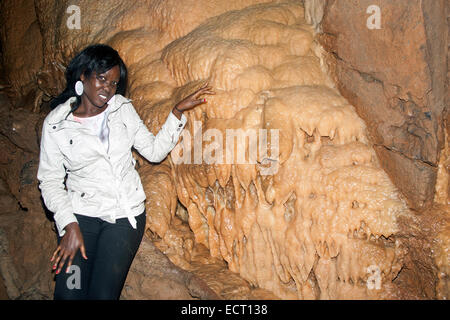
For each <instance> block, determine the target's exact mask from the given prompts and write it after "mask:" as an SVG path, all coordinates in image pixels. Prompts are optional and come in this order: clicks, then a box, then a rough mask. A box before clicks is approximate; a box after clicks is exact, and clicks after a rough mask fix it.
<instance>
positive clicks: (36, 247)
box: [0, 0, 450, 299]
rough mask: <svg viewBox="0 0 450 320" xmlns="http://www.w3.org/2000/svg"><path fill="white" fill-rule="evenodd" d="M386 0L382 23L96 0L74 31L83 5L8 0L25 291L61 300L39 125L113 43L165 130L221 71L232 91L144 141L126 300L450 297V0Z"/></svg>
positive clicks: (14, 256)
mask: <svg viewBox="0 0 450 320" xmlns="http://www.w3.org/2000/svg"><path fill="white" fill-rule="evenodd" d="M379 2H380V4H379V7H380V8H382V10H381V29H370V28H368V27H367V19H368V18H369V17H370V13H367V8H368V7H369V6H370V5H372V3H371V2H370V1H345V2H341V1H333V0H328V1H326V0H305V1H294V0H284V1H261V0H259V1H258V0H234V1H220V0H216V1H210V0H208V1H207V0H204V1H203V0H202V1H199V0H183V1H179V0H168V1H157V0H145V1H139V2H135V1H127V0H121V1H112V0H107V1H101V2H99V1H95V2H93V1H87V0H80V1H78V3H77V6H78V9H79V13H80V18H81V21H80V29H77V28H75V29H72V28H69V26H68V24H67V23H68V19H70V18H71V17H73V16H72V15H73V14H74V13H72V12H71V11H70V10H69V11H67V9H68V8H69V6H70V5H71V2H70V1H67V0H63V1H56V0H35V1H32V0H22V1H3V2H2V3H1V11H0V16H1V19H2V21H3V22H4V23H3V24H2V26H1V27H0V30H1V33H0V35H1V48H2V51H1V59H2V68H3V69H2V74H4V79H1V82H0V88H1V90H2V91H1V92H0V112H1V115H2V117H1V120H0V132H1V135H0V143H1V145H2V147H3V149H4V150H5V151H6V152H4V153H3V154H2V156H1V158H0V173H1V175H0V178H1V179H0V182H1V184H0V197H1V198H2V203H1V208H2V212H0V240H1V246H0V274H1V275H2V278H3V279H4V285H5V286H6V289H7V293H8V295H9V297H10V298H49V297H51V291H52V279H51V273H50V272H49V271H50V270H49V264H48V263H47V258H48V257H49V255H50V253H51V251H52V248H53V246H54V244H55V236H54V233H53V231H52V223H51V221H49V220H48V219H46V215H45V211H44V208H43V207H42V203H41V201H40V198H39V191H38V189H37V181H36V178H35V177H36V168H37V163H38V140H39V136H40V126H41V123H42V119H43V117H45V115H46V113H47V112H48V101H49V100H50V99H51V97H53V96H55V95H56V94H57V93H58V92H59V91H61V90H62V88H63V86H64V78H63V72H64V67H65V65H66V64H67V63H68V61H69V60H70V58H71V57H72V56H73V55H74V54H75V53H76V52H78V51H79V50H81V49H82V48H83V47H85V46H86V45H88V44H91V43H96V42H101V43H107V44H110V45H111V46H113V47H115V48H116V49H117V50H118V51H119V53H120V54H121V56H122V57H123V59H124V61H125V63H126V64H127V66H128V69H129V74H130V77H129V78H130V83H129V92H128V95H129V96H130V97H131V98H132V99H133V103H134V105H135V107H136V109H137V110H138V112H139V113H140V115H141V117H142V118H143V119H144V121H145V123H146V124H147V125H148V127H149V128H150V129H151V130H152V131H153V132H154V133H156V132H157V131H158V129H159V128H160V126H161V125H162V123H163V121H164V120H165V118H166V117H167V115H168V113H169V112H170V110H171V108H172V107H173V105H174V103H175V102H176V101H178V100H179V99H180V98H182V97H184V96H185V95H187V94H189V93H190V92H192V91H193V90H194V89H195V88H197V87H198V86H200V85H202V84H203V83H204V82H206V81H207V82H208V83H209V84H210V85H211V86H212V87H213V88H214V90H215V91H216V93H217V94H216V95H214V96H211V97H208V102H207V104H203V105H201V106H199V107H197V108H196V109H194V110H192V111H189V112H187V113H186V116H187V117H188V124H187V126H186V129H185V131H184V133H183V137H182V138H181V139H180V142H179V144H178V146H177V147H176V148H175V149H174V150H173V151H172V153H171V154H170V155H169V157H168V158H167V159H166V160H165V161H164V162H163V163H161V164H157V165H155V164H149V163H147V162H146V161H144V160H143V159H141V158H139V156H138V155H137V154H136V157H137V158H138V160H139V161H138V164H139V172H140V175H141V177H142V180H143V183H144V187H145V190H146V194H147V213H148V218H147V232H146V236H145V238H144V240H143V243H142V245H141V248H140V250H139V252H138V255H137V257H136V259H135V261H134V263H133V266H132V268H131V270H130V274H129V276H128V279H127V283H126V286H125V289H124V291H123V293H122V298H125V299H180V298H181V299H191V298H196V299H197V298H200V299H210V298H213V299H215V298H225V299H230V298H234V299H236V298H237V299H249V298H250V299H255V298H266V299H268V298H281V299H392V298H396V299H402V298H422V299H423V298H425V299H435V298H438V299H446V298H448V294H449V291H448V268H449V262H450V261H449V260H450V259H449V256H448V246H449V235H450V233H449V225H450V224H449V221H448V219H449V218H448V217H449V211H450V210H449V203H448V201H449V200H448V191H449V179H448V174H449V173H448V172H449V171H448V170H449V160H448V152H449V149H448V137H449V132H448V126H445V123H446V122H445V120H446V117H448V116H447V114H448V113H447V112H446V109H445V106H446V105H448V104H446V102H445V101H446V100H445V99H448V92H447V91H446V90H447V85H446V81H448V72H446V70H448V67H447V59H448V58H447V52H448V47H447V34H448V24H447V23H446V21H445V19H446V17H447V16H446V15H445V13H446V11H445V9H446V2H444V1H443V0H440V1H436V4H434V3H433V5H431V4H430V3H428V2H427V1H411V2H406V1H405V2H398V1H396V2H394V1H389V0H383V1H379ZM17 16H20V17H22V19H14V18H13V17H17ZM12 35H14V36H12ZM35 47H36V48H37V50H34V49H33V50H24V49H23V48H35ZM444 66H445V67H444ZM6 97H8V98H6ZM447 103H448V100H447ZM447 123H448V119H447ZM446 130H447V131H446ZM235 138H236V140H235ZM247 141H248V142H247ZM228 156H229V157H228ZM241 156H243V158H240V157H241ZM47 214H48V216H51V214H50V213H47ZM36 252H41V253H42V254H40V255H36ZM36 266H39V272H36V270H34V269H33V268H36ZM32 269H33V270H34V271H33V272H30V271H31V270H32ZM29 274H33V276H31V277H30V276H29ZM168 288H172V289H168ZM174 288H175V289H174Z"/></svg>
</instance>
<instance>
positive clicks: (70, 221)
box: [37, 121, 87, 273]
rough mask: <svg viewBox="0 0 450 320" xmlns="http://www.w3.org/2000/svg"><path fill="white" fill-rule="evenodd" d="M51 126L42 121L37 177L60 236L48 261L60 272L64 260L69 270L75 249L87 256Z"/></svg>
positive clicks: (61, 156) (61, 158)
mask: <svg viewBox="0 0 450 320" xmlns="http://www.w3.org/2000/svg"><path fill="white" fill-rule="evenodd" d="M49 128H50V125H49V124H48V122H47V121H44V124H43V128H42V139H41V150H40V158H39V168H38V175H37V178H38V180H39V188H40V189H41V193H42V198H43V199H44V203H45V205H46V206H47V208H48V209H49V210H50V211H52V212H53V213H54V216H53V218H54V220H55V223H56V228H57V229H58V233H59V235H60V236H61V237H62V239H61V242H60V244H59V246H58V247H57V248H56V250H55V252H54V253H53V256H52V258H51V260H50V261H52V262H53V261H55V262H54V264H53V269H54V270H56V273H59V272H60V271H61V268H62V267H63V266H64V264H65V263H66V260H67V259H69V260H68V261H67V268H66V272H67V270H69V268H70V266H71V264H72V260H73V258H74V257H75V254H76V252H77V251H78V249H80V250H81V254H82V256H83V257H84V258H85V259H87V256H86V251H85V247H84V241H83V236H82V235H81V231H80V227H79V226H78V221H77V219H76V217H75V215H74V214H73V210H72V203H71V201H70V198H69V196H68V194H67V191H66V190H65V188H64V178H65V176H66V170H65V169H64V165H63V155H62V154H61V152H60V151H59V148H58V145H57V143H56V141H54V139H53V137H52V135H51V134H50V132H49Z"/></svg>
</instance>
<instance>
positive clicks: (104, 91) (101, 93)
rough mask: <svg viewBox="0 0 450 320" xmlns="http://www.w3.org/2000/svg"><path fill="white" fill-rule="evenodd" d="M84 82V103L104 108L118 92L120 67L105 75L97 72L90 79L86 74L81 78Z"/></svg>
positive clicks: (110, 70)
mask: <svg viewBox="0 0 450 320" xmlns="http://www.w3.org/2000/svg"><path fill="white" fill-rule="evenodd" d="M80 79H81V81H82V82H83V86H84V91H83V95H82V96H81V99H82V101H83V102H84V103H87V104H90V105H93V106H95V107H98V108H102V107H103V106H105V104H106V103H107V102H108V101H109V99H111V98H112V97H113V96H114V95H115V94H116V90H117V84H118V83H119V79H120V69H119V66H114V67H112V68H111V69H109V70H108V71H106V72H104V73H99V74H97V73H96V72H95V71H93V72H92V73H91V75H90V76H89V77H85V76H84V74H83V75H81V77H80Z"/></svg>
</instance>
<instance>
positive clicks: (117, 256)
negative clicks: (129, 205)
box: [88, 211, 145, 300]
mask: <svg viewBox="0 0 450 320" xmlns="http://www.w3.org/2000/svg"><path fill="white" fill-rule="evenodd" d="M136 220H137V227H136V229H133V227H132V226H131V225H130V222H129V221H128V219H127V218H123V219H117V220H116V223H108V222H103V225H102V229H101V232H100V235H99V238H98V242H97V254H96V257H95V262H94V265H93V269H92V274H91V282H90V286H89V294H88V298H89V299H96V300H100V299H102V300H117V299H119V298H120V293H121V292H122V288H123V285H124V283H125V280H126V277H127V274H128V270H129V269H130V266H131V263H132V262H133V259H134V256H135V254H136V252H137V250H138V248H139V245H140V243H141V240H142V236H143V235H144V229H145V211H144V212H143V213H142V214H140V215H139V216H137V217H136Z"/></svg>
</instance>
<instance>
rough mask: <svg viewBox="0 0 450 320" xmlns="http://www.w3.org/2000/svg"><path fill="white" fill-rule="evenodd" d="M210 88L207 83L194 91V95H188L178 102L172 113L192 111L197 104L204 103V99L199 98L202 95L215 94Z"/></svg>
mask: <svg viewBox="0 0 450 320" xmlns="http://www.w3.org/2000/svg"><path fill="white" fill-rule="evenodd" d="M211 89H212V88H211V87H210V86H209V85H208V83H205V84H204V85H203V86H202V87H201V88H200V89H198V90H197V91H195V92H194V93H192V94H190V95H189V96H187V97H186V98H184V99H183V100H181V101H180V102H178V103H177V104H176V105H175V108H174V111H175V110H177V111H179V112H183V111H186V110H189V109H192V108H194V107H196V106H198V105H199V104H202V103H206V99H205V98H202V99H200V97H201V96H202V95H205V94H206V95H208V94H216V93H215V92H214V91H212V90H211Z"/></svg>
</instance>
